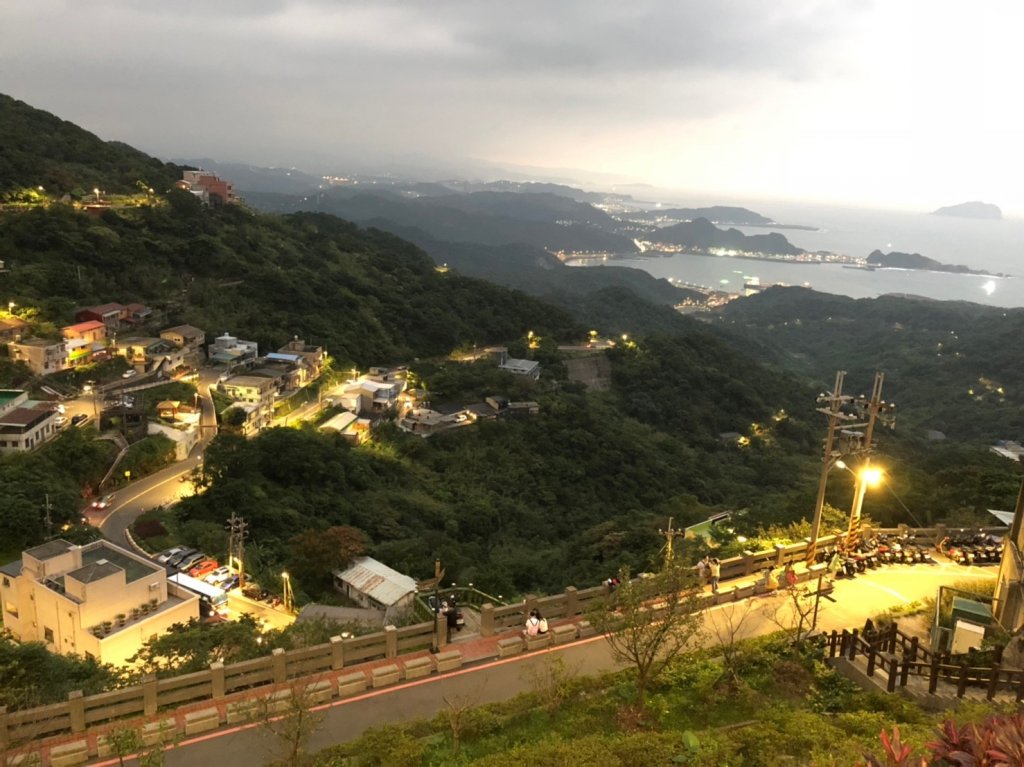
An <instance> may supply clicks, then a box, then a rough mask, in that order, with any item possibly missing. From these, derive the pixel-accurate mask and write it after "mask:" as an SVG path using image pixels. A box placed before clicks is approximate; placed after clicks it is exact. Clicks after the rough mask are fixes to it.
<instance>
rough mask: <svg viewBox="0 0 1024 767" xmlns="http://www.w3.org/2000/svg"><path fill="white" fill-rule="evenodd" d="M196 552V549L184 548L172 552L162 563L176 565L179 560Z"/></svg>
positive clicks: (178, 563) (179, 562)
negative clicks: (175, 552) (174, 552)
mask: <svg viewBox="0 0 1024 767" xmlns="http://www.w3.org/2000/svg"><path fill="white" fill-rule="evenodd" d="M198 553H199V551H198V550H197V549H189V548H184V549H182V550H181V551H179V552H178V553H177V554H172V555H171V556H170V557H168V558H167V561H166V562H165V563H164V564H166V565H169V566H170V567H177V566H178V565H180V564H181V560H183V559H185V557H190V556H192V555H193V554H198Z"/></svg>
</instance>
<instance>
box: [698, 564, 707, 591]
mask: <svg viewBox="0 0 1024 767" xmlns="http://www.w3.org/2000/svg"><path fill="white" fill-rule="evenodd" d="M707 582H708V558H707V557H703V558H702V559H701V560H700V562H698V563H697V584H698V585H699V586H700V587H701V589H703V588H704V584H705V583H707Z"/></svg>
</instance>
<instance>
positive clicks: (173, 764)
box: [100, 561, 996, 767]
mask: <svg viewBox="0 0 1024 767" xmlns="http://www.w3.org/2000/svg"><path fill="white" fill-rule="evenodd" d="M995 574H996V570H995V568H993V567H988V568H980V567H960V566H959V565H954V564H952V563H949V562H945V561H942V562H937V563H935V564H930V565H924V564H918V565H909V566H908V565H891V566H887V567H883V568H880V569H878V570H872V571H869V572H867V573H864V574H862V575H859V576H858V577H857V578H854V579H840V580H837V581H836V584H835V591H834V592H833V595H834V597H835V599H836V602H835V603H831V602H825V601H823V602H822V605H821V613H820V615H819V621H818V625H819V628H820V629H822V630H825V631H831V630H832V629H837V630H839V629H842V628H848V627H851V626H860V625H863V623H864V621H865V619H866V618H868V617H871V616H874V615H876V614H878V613H880V612H882V611H884V610H886V609H889V608H891V607H895V606H898V605H906V604H909V603H911V602H914V601H923V600H924V599H925V598H926V597H934V596H935V594H936V590H937V587H938V586H939V585H941V584H949V583H953V582H955V581H958V580H966V579H973V578H986V579H987V578H993V577H995ZM743 580H744V581H745V582H750V581H752V580H756V578H752V579H743ZM728 585H736V582H731V583H730V584H728ZM786 601H787V600H786V599H785V597H784V596H783V595H776V596H761V597H755V598H752V599H748V600H743V601H742V602H734V603H729V604H724V605H717V606H715V607H712V608H710V609H709V610H707V612H706V614H705V628H706V634H705V637H704V639H703V642H702V644H704V645H705V646H712V645H714V644H718V643H720V639H721V631H722V626H726V627H727V629H726V631H727V633H729V631H731V629H729V627H735V624H736V623H739V624H740V625H739V627H738V628H736V630H735V631H732V634H733V638H734V639H741V638H746V637H752V636H758V635H761V634H767V633H771V632H774V631H777V630H779V626H778V621H779V618H780V616H779V610H780V609H782V607H783V606H784V605H785V603H786ZM577 620H578V619H577ZM564 622H566V621H553V622H552V624H553V625H558V624H559V623H564ZM716 626H717V627H718V630H717V631H716V628H715V627H716ZM515 631H518V629H508V630H506V631H504V632H501V633H499V634H497V635H495V636H493V637H480V636H479V635H475V634H465V635H458V634H457V635H456V636H455V640H454V641H453V642H452V644H451V645H450V647H449V649H457V650H459V651H460V652H461V653H462V655H463V659H464V663H465V666H466V667H465V668H463V669H462V670H460V671H457V672H453V673H448V674H444V675H432V676H430V677H427V678H424V679H419V680H415V681H412V682H405V683H401V684H397V685H394V686H390V687H384V688H381V689H378V690H371V691H368V692H366V693H364V694H361V695H356V696H353V697H350V698H343V699H339V700H335V701H332V702H330V703H327V704H325V705H323V706H320V707H318V710H319V711H321V712H323V714H324V717H325V718H324V723H323V725H322V726H321V727H320V729H319V730H318V731H317V733H316V734H315V735H314V737H313V740H312V742H311V747H312V748H314V749H320V748H324V747H326V746H329V745H333V744H336V743H343V742H346V741H349V740H353V739H355V738H357V737H359V736H360V735H361V734H362V733H363V732H364V731H365V730H366V729H367V728H368V727H372V726H378V725H381V724H385V723H399V722H405V721H412V720H415V719H421V718H429V717H433V716H435V715H436V714H438V713H439V712H440V711H442V710H443V709H444V707H445V703H444V700H443V699H444V698H447V699H448V700H450V701H451V700H458V701H461V702H467V703H472V704H474V705H482V704H486V703H491V702H496V701H500V700H506V699H508V698H511V697H513V696H515V695H517V694H519V693H521V692H525V691H528V690H531V689H534V681H533V680H534V678H535V675H536V673H537V672H538V671H539V670H541V669H542V668H543V667H544V664H546V663H548V662H550V660H551V659H553V658H561V659H562V661H563V663H564V664H565V667H566V668H568V669H570V670H572V671H573V672H575V673H581V674H596V673H601V672H603V671H608V670H612V669H615V668H616V663H615V661H614V659H613V658H612V657H611V654H610V652H609V650H608V644H607V642H606V641H605V640H604V638H603V637H601V636H595V637H590V638H587V639H583V640H579V641H576V642H574V643H572V644H569V645H564V646H561V647H557V648H548V649H546V650H541V651H537V652H532V653H528V654H523V655H518V656H514V657H511V658H505V659H500V660H496V659H495V658H496V656H497V642H498V640H500V639H503V638H507V637H508V636H510V635H512V632H515ZM419 654H420V655H427V654H429V653H426V652H423V653H419ZM410 657H415V655H407V656H403V659H407V658H410ZM390 663H393V661H390V660H386V661H379V662H376V663H373V664H364V665H360V666H356V667H352V668H346V669H345V673H351V672H352V671H355V670H364V671H368V670H369V669H371V668H373V667H375V666H379V665H384V664H390ZM276 746H277V744H276V743H275V742H274V741H273V740H272V739H271V738H270V736H267V735H266V734H265V733H264V732H262V731H261V730H260V728H259V727H258V726H257V725H243V726H239V727H228V728H222V729H220V730H217V731H214V732H210V733H207V734H205V735H201V736H198V737H195V738H189V739H186V740H184V741H183V742H181V743H180V744H179V745H178V746H177V747H176V748H174V749H173V750H171V751H169V752H168V753H167V755H166V763H167V765H168V767H179V766H180V767H194V766H195V765H197V764H217V765H218V767H258V766H259V765H263V764H267V763H269V762H270V761H272V760H273V758H274V749H275V748H276ZM100 764H106V765H114V764H117V762H116V761H106V762H100Z"/></svg>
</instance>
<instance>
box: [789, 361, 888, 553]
mask: <svg viewBox="0 0 1024 767" xmlns="http://www.w3.org/2000/svg"><path fill="white" fill-rule="evenodd" d="M845 376H846V371H845V370H840V371H839V372H837V373H836V384H835V388H834V389H833V390H832V391H831V392H827V393H825V394H821V395H820V396H819V397H818V404H819V405H827V407H819V408H817V410H818V412H819V413H822V414H824V415H825V416H826V417H827V418H828V433H827V435H826V437H825V450H824V454H823V455H822V459H821V476H820V478H819V480H818V497H817V499H816V500H815V504H814V520H813V522H812V523H811V539H810V542H809V543H808V545H807V564H808V565H812V564H814V560H815V558H816V557H817V553H818V552H817V545H818V538H819V536H820V533H821V513H822V509H823V507H824V505H825V486H826V484H827V483H828V473H829V472H830V471H831V470H832V467H833V466H836V465H837V464H839V462H840V460H841V459H842V457H843V456H846V455H863V456H865V458H864V463H863V465H862V466H861V467H860V470H859V471H856V472H854V475H855V476H856V478H857V479H856V483H855V485H854V499H853V506H852V507H851V509H850V523H849V526H848V527H847V531H846V537H845V539H844V544H845V546H846V548H848V549H849V548H852V547H854V546H855V545H856V543H857V539H858V538H859V537H860V513H861V507H862V505H863V502H864V493H865V490H866V489H867V477H866V476H865V475H866V473H868V470H869V468H870V461H871V458H870V453H871V448H872V439H873V437H874V430H875V423H876V422H877V421H878V419H879V418H881V419H882V423H883V425H885V426H888V427H889V428H893V427H895V425H896V415H895V410H896V406H895V405H894V404H893V403H891V402H889V403H887V402H885V401H883V400H882V384H883V382H884V381H885V374H884V373H875V383H874V388H873V389H872V392H871V398H870V399H868V398H866V397H864V396H860V397H850V396H848V395H844V394H843V392H842V389H843V379H844V378H845ZM840 425H843V427H844V428H840ZM857 429H864V431H863V432H860V431H857ZM837 430H838V431H839V434H838V439H837V438H836V432H837ZM851 471H852V469H851Z"/></svg>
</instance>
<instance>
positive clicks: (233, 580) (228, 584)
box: [220, 574, 240, 591]
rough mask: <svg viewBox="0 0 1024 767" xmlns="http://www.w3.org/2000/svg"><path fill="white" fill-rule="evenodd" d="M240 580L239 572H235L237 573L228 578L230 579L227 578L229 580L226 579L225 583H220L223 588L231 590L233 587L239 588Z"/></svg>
mask: <svg viewBox="0 0 1024 767" xmlns="http://www.w3.org/2000/svg"><path fill="white" fill-rule="evenodd" d="M239 580H240V579H239V577H238V575H237V574H235V575H232V576H231V577H230V578H228V579H227V580H226V581H225V582H224V583H222V584H221V585H220V587H221V588H222V589H224V590H225V591H231V589H237V588H238V583H239Z"/></svg>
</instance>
